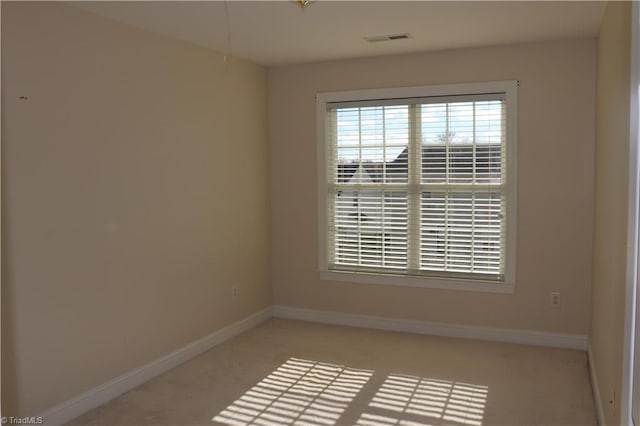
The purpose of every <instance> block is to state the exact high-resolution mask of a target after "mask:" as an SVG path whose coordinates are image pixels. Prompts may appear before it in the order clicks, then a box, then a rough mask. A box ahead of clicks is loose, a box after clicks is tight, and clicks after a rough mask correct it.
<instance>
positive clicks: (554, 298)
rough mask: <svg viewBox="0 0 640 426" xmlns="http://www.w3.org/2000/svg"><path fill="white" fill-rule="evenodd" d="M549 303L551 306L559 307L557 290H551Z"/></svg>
mask: <svg viewBox="0 0 640 426" xmlns="http://www.w3.org/2000/svg"><path fill="white" fill-rule="evenodd" d="M549 303H550V305H551V307H552V308H559V307H560V292H559V291H552V292H551V294H550V300H549Z"/></svg>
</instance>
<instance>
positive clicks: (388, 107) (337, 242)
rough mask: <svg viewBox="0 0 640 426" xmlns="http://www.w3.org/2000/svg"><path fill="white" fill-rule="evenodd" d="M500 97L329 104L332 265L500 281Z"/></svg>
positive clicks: (502, 210) (502, 111)
mask: <svg viewBox="0 0 640 426" xmlns="http://www.w3.org/2000/svg"><path fill="white" fill-rule="evenodd" d="M504 101H505V98H504V94H482V95H465V96H451V97H442V96H439V97H437V98H436V97H434V98H414V99H405V100H398V99H393V100H392V101H390V100H381V101H362V102H341V103H336V104H331V103H329V104H327V117H326V118H327V119H326V121H325V123H326V126H327V127H326V132H325V133H326V137H327V141H326V145H325V146H326V147H327V153H326V154H327V155H326V159H327V164H326V171H327V173H326V176H327V182H326V184H327V193H328V197H327V199H328V203H327V206H328V211H327V219H328V220H327V237H328V238H327V243H328V244H327V251H328V253H327V254H328V267H329V269H332V270H344V271H355V272H358V271H363V272H380V273H385V272H387V273H392V274H409V275H429V276H442V277H462V278H466V277H473V278H481V279H490V280H502V279H503V276H504V269H505V219H504V218H505V217H506V216H505V210H506V205H505V201H506V195H505V177H506V149H507V147H506V134H505V133H506V131H505V105H504ZM376 102H377V103H376ZM416 112H417V113H416ZM416 157H419V158H416ZM416 221H417V222H418V224H417V225H415V222H416ZM416 238H417V244H415V241H416Z"/></svg>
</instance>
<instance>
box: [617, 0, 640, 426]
mask: <svg viewBox="0 0 640 426" xmlns="http://www.w3.org/2000/svg"><path fill="white" fill-rule="evenodd" d="M631 8H632V9H631V11H632V13H631V52H630V53H631V68H630V79H631V81H630V89H631V93H630V94H629V98H630V99H629V189H628V191H629V192H628V203H629V205H628V216H627V271H626V289H625V307H624V313H625V314H624V343H623V360H622V391H621V395H620V421H621V422H623V424H629V425H632V424H633V415H632V414H633V413H632V411H633V401H632V398H633V388H634V377H633V376H634V365H633V364H634V355H635V351H636V350H637V349H634V344H635V340H636V339H635V336H636V330H635V327H636V326H637V323H636V322H637V316H636V315H637V314H636V306H637V296H636V291H637V286H638V268H639V267H640V265H639V264H638V262H639V261H638V257H639V251H638V245H639V244H640V242H639V238H640V234H639V227H640V224H639V219H638V217H639V216H640V204H639V203H640V184H639V182H640V158H639V156H640V131H639V129H638V128H639V126H640V124H639V123H638V114H640V106H639V105H638V102H639V96H640V94H639V93H638V90H639V88H640V43H638V38H640V11H639V7H638V2H637V1H634V2H632V6H631ZM636 359H637V358H636ZM635 380H637V377H636V378H635ZM635 388H636V390H637V389H640V387H639V386H638V385H637V384H636V385H635ZM639 397H640V396H639Z"/></svg>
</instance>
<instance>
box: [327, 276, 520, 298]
mask: <svg viewBox="0 0 640 426" xmlns="http://www.w3.org/2000/svg"><path fill="white" fill-rule="evenodd" d="M320 279H321V280H323V281H343V282H352V283H362V284H378V285H388V286H397V287H421V288H434V289H440V290H460V291H473V292H480V293H502V294H512V293H514V291H515V285H514V284H513V283H505V282H499V283H498V282H491V281H476V280H463V279H452V278H430V277H413V276H403V275H387V274H373V273H366V272H345V271H328V270H324V271H320Z"/></svg>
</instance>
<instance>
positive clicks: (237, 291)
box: [231, 285, 240, 299]
mask: <svg viewBox="0 0 640 426" xmlns="http://www.w3.org/2000/svg"><path fill="white" fill-rule="evenodd" d="M239 295H240V289H239V288H238V286H235V285H234V286H233V287H231V298H232V299H237V298H238V296H239Z"/></svg>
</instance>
